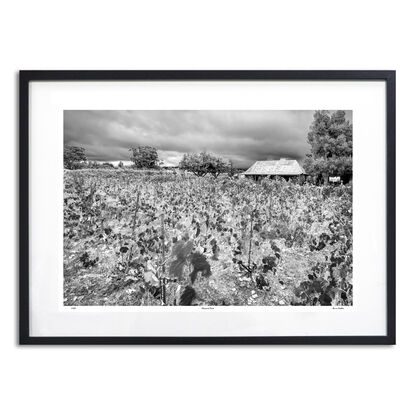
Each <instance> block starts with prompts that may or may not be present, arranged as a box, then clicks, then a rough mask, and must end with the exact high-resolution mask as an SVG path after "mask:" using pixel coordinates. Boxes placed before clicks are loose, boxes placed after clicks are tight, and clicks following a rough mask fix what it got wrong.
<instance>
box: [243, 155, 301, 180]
mask: <svg viewBox="0 0 415 415" xmlns="http://www.w3.org/2000/svg"><path fill="white" fill-rule="evenodd" d="M243 174H244V176H245V177H250V178H253V179H254V180H255V181H258V180H260V179H262V178H264V177H268V178H270V179H275V178H276V177H277V176H280V177H283V178H284V179H286V180H288V179H290V178H292V177H305V174H306V172H305V170H304V169H303V168H302V167H301V166H300V164H299V163H298V161H297V160H289V159H284V158H282V159H280V160H266V161H256V162H255V163H254V164H253V165H252V166H251V167H250V168H249V169H248V170H247V171H246V172H245V173H243Z"/></svg>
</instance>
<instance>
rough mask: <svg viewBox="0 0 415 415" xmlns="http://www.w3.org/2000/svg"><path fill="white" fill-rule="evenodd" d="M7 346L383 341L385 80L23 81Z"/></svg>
mask: <svg viewBox="0 0 415 415" xmlns="http://www.w3.org/2000/svg"><path fill="white" fill-rule="evenodd" d="M20 343H21V344H395V72H394V71H21V72H20Z"/></svg>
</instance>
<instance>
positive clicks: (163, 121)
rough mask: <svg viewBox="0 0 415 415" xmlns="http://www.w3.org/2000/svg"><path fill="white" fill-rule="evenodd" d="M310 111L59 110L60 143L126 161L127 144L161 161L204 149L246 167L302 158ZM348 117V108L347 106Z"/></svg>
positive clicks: (93, 156) (99, 156) (92, 155)
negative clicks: (152, 153)
mask: <svg viewBox="0 0 415 415" xmlns="http://www.w3.org/2000/svg"><path fill="white" fill-rule="evenodd" d="M313 114H314V111H239V110H237V111H228V110H226V111H80V110H77V111H72V110H71V111H69V110H66V111H64V142H65V145H74V146H80V147H84V148H85V150H86V155H87V157H88V159H89V160H97V161H112V162H114V161H117V162H118V161H119V160H123V161H126V160H129V152H128V149H129V148H131V147H137V146H140V145H149V146H153V147H156V148H157V150H158V153H159V158H160V159H161V160H163V161H164V162H165V164H166V165H177V164H178V163H179V161H180V160H181V158H182V156H183V153H186V152H200V151H203V150H206V151H208V152H211V153H214V154H216V155H219V156H221V157H223V158H227V159H230V160H232V161H233V163H234V165H235V166H236V167H243V168H246V167H249V166H250V165H251V164H252V163H253V162H254V161H256V160H275V159H279V158H281V157H287V158H295V159H297V160H301V159H302V158H303V157H304V156H305V154H306V153H308V152H309V145H308V144H307V132H308V129H309V126H310V124H311V122H312V119H313ZM347 118H349V119H351V112H349V111H347Z"/></svg>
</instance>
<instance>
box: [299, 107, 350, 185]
mask: <svg viewBox="0 0 415 415" xmlns="http://www.w3.org/2000/svg"><path fill="white" fill-rule="evenodd" d="M345 116H346V113H345V112H344V111H335V112H333V113H330V112H329V111H316V112H315V113H314V119H313V122H312V123H311V126H310V130H309V132H308V137H307V141H308V143H309V144H310V146H311V154H307V157H306V159H305V161H304V169H305V170H306V172H307V173H308V174H313V175H315V176H317V177H322V178H323V179H324V182H325V183H327V182H328V178H329V176H343V177H351V175H352V172H353V168H352V155H353V126H352V124H351V123H350V122H349V121H347V120H346V117H345Z"/></svg>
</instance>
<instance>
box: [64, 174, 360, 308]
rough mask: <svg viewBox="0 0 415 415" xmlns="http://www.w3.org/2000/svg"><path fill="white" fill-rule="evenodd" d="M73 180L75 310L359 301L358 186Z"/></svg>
mask: <svg viewBox="0 0 415 415" xmlns="http://www.w3.org/2000/svg"><path fill="white" fill-rule="evenodd" d="M64 174H65V176H64V180H65V189H64V305H66V306H87V305H108V306H111V305H118V306H120V305H125V306H150V305H155V306H160V305H166V306H174V305H190V304H191V305H199V306H231V305H242V306H245V305H252V306H255V305H256V306H289V305H298V306H300V305H316V306H317V305H321V306H348V305H352V304H353V285H352V188H351V186H343V185H340V186H314V185H310V184H304V185H299V184H294V183H290V182H285V181H275V180H273V181H271V180H263V181H262V182H254V181H251V180H249V179H246V178H241V177H237V178H230V177H228V176H223V177H222V176H219V177H218V178H216V179H215V178H213V177H206V176H205V177H196V176H194V175H187V174H186V175H185V174H182V173H177V174H173V173H161V172H160V173H157V172H156V173H153V172H150V171H147V172H145V171H138V170H133V169H116V170H102V169H97V170H88V169H86V170H80V171H69V170H65V173H64Z"/></svg>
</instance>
